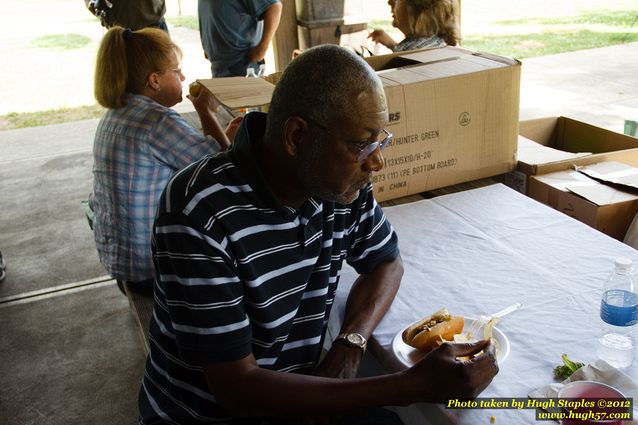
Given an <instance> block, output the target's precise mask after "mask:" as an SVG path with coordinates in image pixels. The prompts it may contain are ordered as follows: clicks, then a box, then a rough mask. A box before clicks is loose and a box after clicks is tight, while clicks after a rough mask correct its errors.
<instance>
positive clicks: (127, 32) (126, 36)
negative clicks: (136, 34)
mask: <svg viewBox="0 0 638 425" xmlns="http://www.w3.org/2000/svg"><path fill="white" fill-rule="evenodd" d="M123 36H124V40H126V41H129V40H130V39H131V38H133V31H131V29H130V28H127V29H125V30H124V34H123Z"/></svg>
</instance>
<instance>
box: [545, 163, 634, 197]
mask: <svg viewBox="0 0 638 425" xmlns="http://www.w3.org/2000/svg"><path fill="white" fill-rule="evenodd" d="M534 179H535V180H538V181H540V182H542V183H545V184H546V185H549V186H551V187H553V188H556V189H558V190H561V191H563V192H571V193H574V194H576V195H578V196H580V197H581V198H584V199H586V200H588V201H590V202H592V203H594V204H596V205H599V206H602V205H611V204H616V203H620V202H625V201H633V200H637V199H638V195H636V194H633V193H629V192H625V191H622V190H618V189H615V188H613V187H611V186H607V185H605V184H602V183H600V182H598V181H596V180H594V179H592V178H590V177H588V176H587V175H585V174H583V173H580V172H578V171H575V170H565V171H557V172H555V173H549V174H543V175H540V176H534Z"/></svg>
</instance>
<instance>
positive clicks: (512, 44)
mask: <svg viewBox="0 0 638 425" xmlns="http://www.w3.org/2000/svg"><path fill="white" fill-rule="evenodd" d="M633 41H638V33H630V34H628V33H625V32H595V31H589V30H580V31H576V32H564V33H559V32H549V33H542V34H515V35H485V36H476V35H472V36H468V37H466V38H464V39H463V42H462V43H461V45H462V46H463V47H465V48H467V49H470V50H475V51H480V52H489V53H495V54H497V55H501V56H508V57H512V58H516V59H523V58H530V57H534V56H544V55H553V54H556V53H564V52H573V51H576V50H583V49H593V48H597V47H605V46H610V45H614V44H622V43H630V42H633Z"/></svg>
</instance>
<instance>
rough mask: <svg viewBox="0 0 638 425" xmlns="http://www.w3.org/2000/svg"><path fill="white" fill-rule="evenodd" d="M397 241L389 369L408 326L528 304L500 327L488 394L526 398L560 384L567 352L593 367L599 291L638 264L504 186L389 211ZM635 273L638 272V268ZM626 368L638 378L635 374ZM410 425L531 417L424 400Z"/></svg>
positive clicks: (386, 348) (386, 325) (348, 274)
mask: <svg viewBox="0 0 638 425" xmlns="http://www.w3.org/2000/svg"><path fill="white" fill-rule="evenodd" d="M384 210H385V213H386V215H387V216H388V219H389V220H390V222H391V223H392V225H393V226H394V227H395V229H396V231H397V233H398V235H399V244H400V248H401V254H402V257H403V261H404V265H405V275H404V277H403V281H402V284H401V289H400V291H399V293H398V296H397V298H396V299H395V301H394V303H393V305H392V307H391V309H390V310H389V312H388V314H387V315H386V316H385V318H384V319H383V320H382V322H381V323H380V325H379V326H378V328H377V330H376V331H375V332H374V334H373V337H372V339H371V348H370V351H371V353H372V354H373V355H374V356H375V357H376V358H377V359H378V360H379V362H380V364H381V365H382V366H383V367H384V368H385V370H386V371H393V370H397V368H398V367H401V366H400V364H399V363H397V361H396V359H395V357H394V355H393V351H392V339H393V338H394V336H395V335H396V334H397V332H400V331H401V330H402V329H403V328H404V327H405V326H406V325H408V324H409V323H411V322H413V321H415V320H417V319H419V318H421V317H423V316H425V315H427V314H430V313H432V312H434V311H436V310H438V309H439V308H440V307H443V306H445V307H447V308H448V309H449V310H450V312H451V313H453V314H461V315H464V316H466V317H477V316H478V315H480V314H485V313H493V312H496V311H498V310H500V309H502V308H503V307H506V306H508V305H510V304H512V303H514V302H517V301H518V302H521V303H523V307H522V308H521V309H520V310H518V311H517V312H515V313H512V314H511V315H509V316H507V317H505V318H504V319H503V321H502V322H501V323H499V324H498V325H497V327H498V328H500V329H501V330H502V331H503V332H504V334H505V335H506V336H507V338H508V339H509V342H510V346H511V352H510V354H509V357H508V358H507V359H506V360H505V362H503V363H502V364H500V365H499V366H500V372H499V374H498V375H497V376H496V378H495V379H494V381H493V382H492V383H491V384H490V386H489V387H488V388H487V389H486V390H485V391H484V392H483V394H481V397H490V398H491V397H504V398H511V397H520V398H526V397H527V395H528V393H529V392H530V391H531V390H534V389H536V388H539V387H542V386H544V385H546V384H548V383H551V382H555V381H554V379H553V375H552V373H553V368H554V366H556V365H558V364H561V354H562V353H567V354H568V355H569V357H570V358H572V359H576V360H580V361H583V362H585V363H589V362H593V361H595V360H596V353H595V351H596V336H597V334H598V332H599V317H598V312H599V303H600V290H601V288H602V285H603V282H604V280H605V279H606V278H607V276H608V275H609V274H610V273H611V271H612V270H613V265H614V259H615V258H616V257H617V256H625V257H629V258H631V259H632V260H634V261H635V262H637V263H638V251H636V250H634V249H633V248H631V247H629V246H627V245H624V244H622V243H621V242H619V241H617V240H615V239H612V238H610V237H608V236H606V235H604V234H602V233H600V232H598V231H596V230H594V229H592V228H590V227H588V226H587V225H585V224H582V223H580V222H579V221H576V220H574V219H572V218H570V217H568V216H566V215H564V214H562V213H560V212H558V211H555V210H553V209H551V208H549V207H547V206H545V205H543V204H540V203H538V202H536V201H534V200H532V199H530V198H528V197H526V196H523V195H521V194H520V193H518V192H516V191H514V190H511V189H509V188H508V187H506V186H504V185H501V184H497V185H492V186H488V187H484V188H480V189H474V190H470V191H465V192H459V193H455V194H451V195H445V196H441V197H437V198H433V199H430V200H423V201H420V202H416V203H410V204H404V205H398V206H394V207H389V208H385V209H384ZM637 268H638V266H637ZM355 276H356V275H355V272H354V271H353V270H352V269H350V268H347V267H346V269H345V270H344V272H343V275H342V278H341V284H340V288H339V291H338V295H337V299H336V300H335V314H334V315H333V318H331V326H330V328H331V330H330V332H331V334H334V332H335V331H337V330H338V328H339V324H340V322H341V320H342V317H343V309H344V304H345V297H346V295H347V292H348V290H349V288H350V286H351V283H352V282H353V281H354V278H355ZM635 366H636V364H634V366H633V367H631V368H630V369H628V370H626V371H625V372H626V373H628V374H629V375H630V376H631V377H632V378H633V379H634V381H637V380H638V367H635ZM401 413H402V418H403V419H404V422H405V423H406V425H408V424H410V423H414V424H423V423H428V422H430V423H433V424H445V423H454V424H468V425H470V424H471V425H474V424H489V419H490V416H492V415H494V416H496V423H500V424H522V423H538V422H535V416H534V414H535V412H534V410H520V411H516V410H496V409H494V410H453V409H445V408H444V407H443V406H441V405H436V404H429V403H422V404H419V405H416V406H411V407H410V408H407V409H402V412H401Z"/></svg>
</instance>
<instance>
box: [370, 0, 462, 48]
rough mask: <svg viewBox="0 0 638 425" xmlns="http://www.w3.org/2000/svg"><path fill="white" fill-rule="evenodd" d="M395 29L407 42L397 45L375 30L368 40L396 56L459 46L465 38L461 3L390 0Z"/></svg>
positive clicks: (386, 34)
mask: <svg viewBox="0 0 638 425" xmlns="http://www.w3.org/2000/svg"><path fill="white" fill-rule="evenodd" d="M388 4H389V5H390V7H391V8H392V26H394V27H396V28H397V29H399V31H401V32H402V33H403V34H404V35H405V38H404V39H403V40H402V41H400V42H396V41H395V40H394V39H392V37H390V35H388V33H386V32H385V31H383V30H380V29H375V30H374V31H372V32H371V33H370V34H369V35H368V38H371V39H372V41H374V42H377V43H380V44H383V45H384V46H386V47H387V48H389V49H391V50H392V51H394V52H402V51H406V50H415V49H425V48H433V47H444V46H448V45H449V46H456V45H457V44H458V43H459V41H460V39H461V37H460V35H459V29H458V25H457V21H456V20H457V18H458V8H459V5H458V1H457V0H388Z"/></svg>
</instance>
